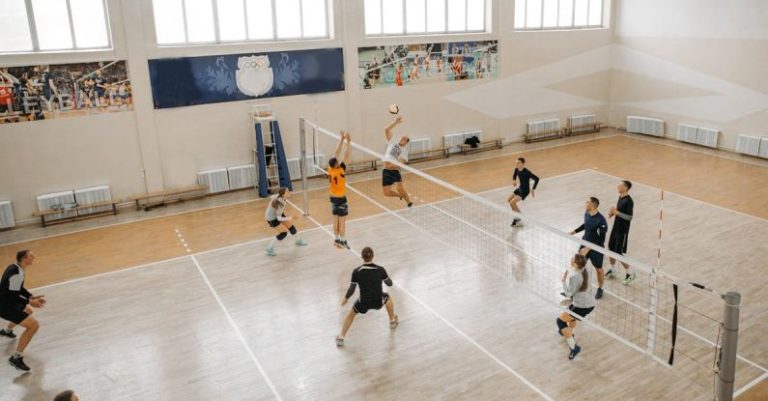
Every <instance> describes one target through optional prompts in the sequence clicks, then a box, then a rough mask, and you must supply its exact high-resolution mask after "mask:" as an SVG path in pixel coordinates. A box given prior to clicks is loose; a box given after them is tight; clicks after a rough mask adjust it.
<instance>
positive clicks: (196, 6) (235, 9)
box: [0, 0, 330, 45]
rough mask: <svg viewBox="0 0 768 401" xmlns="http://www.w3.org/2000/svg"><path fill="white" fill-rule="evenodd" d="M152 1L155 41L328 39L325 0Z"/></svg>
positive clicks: (209, 41) (179, 42)
mask: <svg viewBox="0 0 768 401" xmlns="http://www.w3.org/2000/svg"><path fill="white" fill-rule="evenodd" d="M0 1H2V0H0ZM152 5H153V8H154V13H155V30H156V32H157V43H158V44H161V45H171V44H184V43H222V42H244V41H264V40H282V39H319V38H328V37H330V34H329V29H328V13H329V6H328V0H152Z"/></svg>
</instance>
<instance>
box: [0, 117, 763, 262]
mask: <svg viewBox="0 0 768 401" xmlns="http://www.w3.org/2000/svg"><path fill="white" fill-rule="evenodd" d="M606 128H611V129H613V130H614V132H608V133H606V134H605V135H602V136H595V137H583V138H582V139H581V140H574V141H573V142H567V143H557V144H552V145H549V146H542V147H539V148H534V149H521V150H513V151H510V152H509V153H507V154H491V155H487V156H484V157H477V158H475V159H472V160H462V161H457V162H455V163H453V162H448V163H446V164H441V165H435V166H430V167H426V168H423V169H421V170H422V171H424V170H431V169H437V168H442V167H451V166H459V165H462V164H467V163H473V162H477V161H486V160H493V159H500V158H504V157H510V156H513V155H514V154H515V153H528V152H537V151H543V150H549V149H555V148H560V147H564V146H569V145H576V144H581V143H586V142H592V141H597V140H602V139H609V138H616V137H624V138H629V139H636V140H638V141H641V142H645V143H649V144H653V145H659V146H667V147H671V148H674V149H678V150H682V151H687V152H693V153H699V154H702V155H705V156H711V157H717V158H721V159H725V160H730V161H733V162H736V163H744V164H748V165H753V166H756V167H762V168H766V166H762V165H760V164H758V163H754V162H751V161H749V160H736V159H733V158H728V157H722V156H720V155H711V154H708V153H706V152H705V151H704V150H698V149H688V148H687V147H684V146H682V145H679V144H674V143H666V142H668V141H672V140H673V139H671V138H663V143H659V142H655V141H653V140H652V139H651V138H643V137H641V136H636V135H632V134H630V133H627V132H623V131H619V130H618V129H616V128H613V127H606ZM598 134H599V133H598ZM515 144H524V141H523V140H519V141H511V142H509V143H507V145H506V146H510V145H515ZM502 151H503V148H502ZM716 151H718V152H728V150H727V149H720V148H718V149H716ZM736 155H738V154H736ZM446 160H450V159H446ZM587 170H589V169H587ZM592 170H596V169H592ZM318 189H320V188H315V189H311V190H310V191H315V190H318ZM678 195H679V194H678ZM680 196H684V195H680ZM261 199H264V198H258V199H248V200H242V201H237V202H233V203H226V204H222V205H214V206H208V207H203V208H200V209H193V210H185V211H178V212H174V213H170V214H166V215H162V216H152V217H147V218H140V219H137V220H132V221H121V222H116V223H110V224H105V225H100V226H96V227H88V228H82V229H78V230H74V231H69V232H65V233H56V234H52V235H47V236H38V237H33V238H30V239H23V240H17V241H12V242H7V243H2V244H0V247H1V246H6V245H15V244H20V243H24V242H31V241H40V240H44V239H48V238H55V237H60V236H64V235H69V234H77V233H82V232H85V231H91V230H98V229H102V228H109V227H114V226H118V225H124V224H131V223H138V222H142V221H149V220H155V219H160V218H163V217H174V216H179V215H182V214H187V213H195V212H202V211H206V210H214V209H219V208H223V207H229V206H238V205H242V204H245V203H250V202H257V201H259V200H261ZM124 204H126V205H127V204H128V203H124ZM710 205H712V206H717V205H714V204H710ZM719 207H722V206H719ZM726 209H727V208H726ZM728 210H731V209H728ZM734 211H735V210H734ZM735 212H738V211H735ZM739 213H743V212H739ZM745 214H746V215H747V216H752V217H756V218H760V219H762V217H759V216H753V215H750V214H747V213H745ZM33 220H34V221H36V220H35V219H27V220H20V221H29V222H32V221H33ZM766 220H768V219H766Z"/></svg>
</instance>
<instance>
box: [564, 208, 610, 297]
mask: <svg viewBox="0 0 768 401" xmlns="http://www.w3.org/2000/svg"><path fill="white" fill-rule="evenodd" d="M585 206H586V209H587V211H586V213H584V224H582V225H580V226H579V227H578V228H577V229H575V230H573V231H571V235H573V234H576V233H579V232H582V231H584V237H583V239H584V241H587V242H591V243H593V244H595V245H599V246H603V245H605V237H606V235H607V234H608V222H607V221H606V220H605V217H603V215H602V214H600V212H598V211H597V207H598V206H600V200H598V199H597V198H595V197H590V198H589V200H587V202H586V205H585ZM579 253H580V254H582V255H584V256H586V257H587V259H589V261H590V262H592V266H595V270H596V271H597V284H598V286H597V287H598V288H597V292H596V293H595V298H596V299H600V298H602V297H603V282H604V281H605V274H604V273H603V254H602V253H600V252H597V251H593V250H592V249H589V248H587V247H585V246H581V247H580V248H579Z"/></svg>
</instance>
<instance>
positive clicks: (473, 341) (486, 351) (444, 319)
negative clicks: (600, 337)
mask: <svg viewBox="0 0 768 401" xmlns="http://www.w3.org/2000/svg"><path fill="white" fill-rule="evenodd" d="M371 201H373V200H371ZM374 202H375V201H374ZM288 203H290V204H291V205H292V206H293V207H294V208H297V209H299V210H301V209H300V208H299V207H298V205H296V204H294V203H293V202H291V201H290V200H288ZM302 213H303V211H302ZM387 214H389V213H388V212H383V213H382V214H381V215H387ZM306 217H307V218H308V219H309V220H311V221H312V222H313V223H314V224H315V225H317V227H318V228H319V229H321V230H322V231H324V232H325V233H326V234H328V235H329V236H331V237H334V235H333V233H332V232H331V231H330V230H328V228H327V227H325V226H323V225H321V224H320V223H319V222H318V221H317V220H315V218H314V217H312V216H310V215H307V216H306ZM349 251H350V252H351V253H352V254H354V255H356V256H357V257H361V256H360V253H359V252H357V251H356V250H354V249H351V248H350V249H349ZM394 285H395V286H397V288H399V289H400V290H401V291H403V292H404V293H405V294H406V295H408V296H409V297H411V299H413V300H414V301H416V302H418V303H419V304H420V305H421V306H422V307H424V309H426V310H427V311H428V312H430V313H432V315H434V316H435V317H436V318H438V319H439V320H441V321H442V322H443V323H445V324H446V325H448V327H450V328H451V329H453V331H454V332H456V334H458V335H459V336H460V337H463V338H464V339H465V340H467V341H468V342H469V343H470V344H472V345H474V346H475V348H477V349H479V350H480V351H481V352H482V353H484V354H485V355H486V356H487V357H489V358H491V360H493V361H494V362H496V363H497V364H498V365H499V366H501V367H502V368H504V369H506V370H507V371H508V372H510V373H512V375H513V376H515V377H516V378H517V379H518V380H520V381H521V382H523V384H524V385H526V386H528V388H530V389H531V390H533V391H534V392H535V393H537V394H538V395H540V396H541V397H542V398H544V399H545V400H549V401H554V399H553V398H551V397H550V396H548V395H547V394H546V393H544V391H543V390H541V389H540V388H538V387H536V385H534V384H533V383H531V382H530V381H528V379H526V378H525V377H524V376H522V375H521V374H520V373H518V372H517V371H515V370H514V369H512V368H511V367H509V366H508V365H507V364H506V363H504V362H503V361H502V360H501V359H499V358H498V357H496V355H494V354H493V353H491V352H490V351H488V350H487V349H485V347H483V346H482V345H480V344H479V343H478V342H477V341H475V340H474V339H472V337H470V336H469V335H468V334H466V333H464V332H463V331H462V330H461V329H459V328H458V327H456V326H455V325H454V324H453V323H451V322H450V321H449V320H448V319H446V318H445V317H443V316H442V315H441V314H439V313H438V312H437V311H435V310H434V309H432V308H431V307H430V306H429V305H427V304H426V303H424V301H422V300H421V299H419V298H418V297H416V296H415V295H413V293H411V292H410V291H408V290H407V289H405V288H404V287H403V286H402V285H400V284H398V283H397V282H395V283H394Z"/></svg>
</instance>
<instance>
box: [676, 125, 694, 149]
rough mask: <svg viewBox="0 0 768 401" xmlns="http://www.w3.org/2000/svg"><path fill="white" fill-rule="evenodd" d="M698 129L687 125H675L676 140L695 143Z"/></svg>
mask: <svg viewBox="0 0 768 401" xmlns="http://www.w3.org/2000/svg"><path fill="white" fill-rule="evenodd" d="M698 130H699V127H697V126H695V125H689V124H678V125H677V140H678V141H681V142H688V143H694V144H695V143H696V137H697V136H698Z"/></svg>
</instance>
